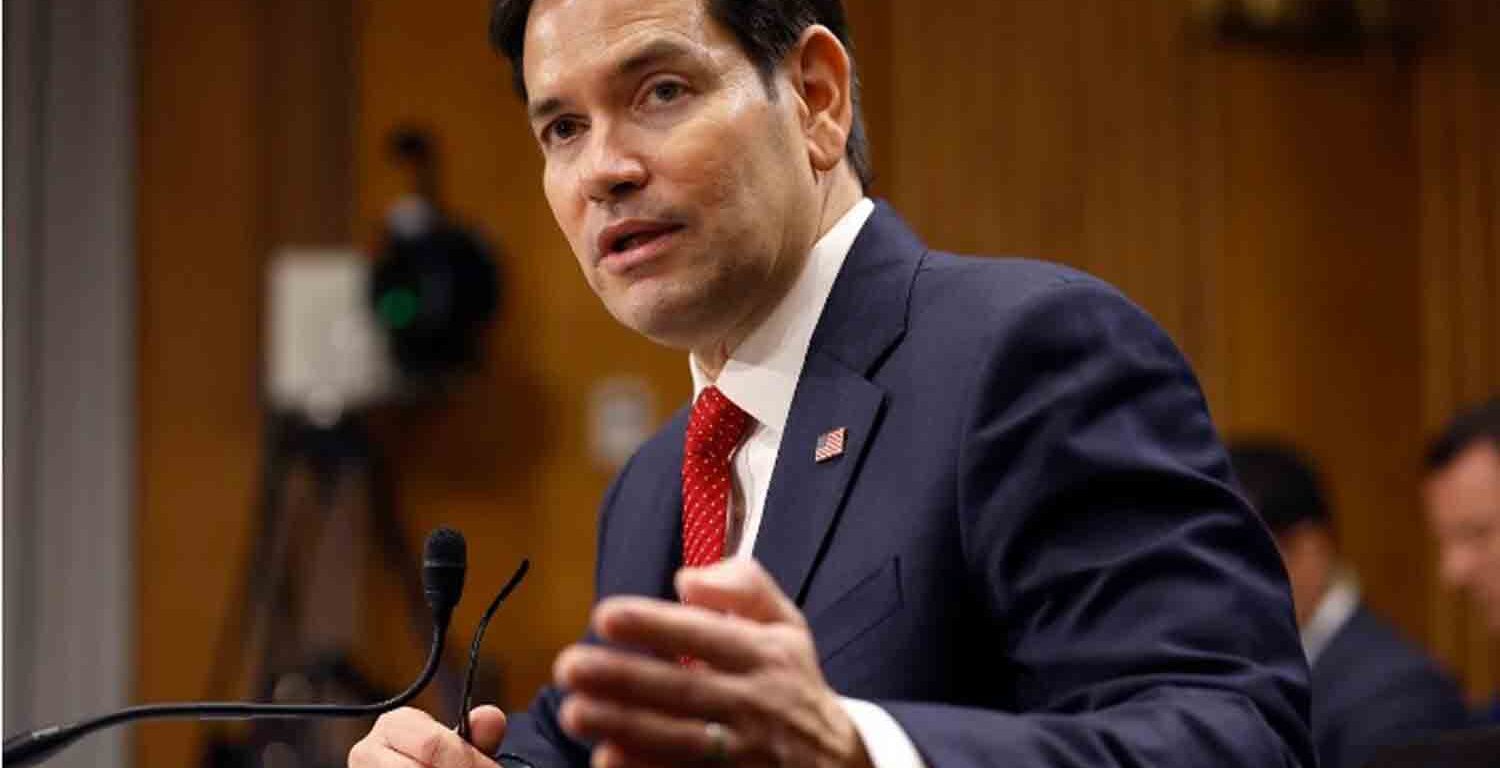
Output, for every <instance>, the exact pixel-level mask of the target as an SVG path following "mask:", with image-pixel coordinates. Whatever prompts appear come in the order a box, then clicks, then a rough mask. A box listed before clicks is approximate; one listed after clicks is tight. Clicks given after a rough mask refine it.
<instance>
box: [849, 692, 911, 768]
mask: <svg viewBox="0 0 1500 768" xmlns="http://www.w3.org/2000/svg"><path fill="white" fill-rule="evenodd" d="M839 704H841V705H843V707H844V713H845V714H847V715H849V719H850V720H852V721H854V730H856V731H859V739H860V741H863V742H864V743H865V752H866V754H868V755H869V756H870V763H871V764H872V765H874V766H875V768H927V763H925V762H923V760H922V755H921V754H920V753H918V752H917V745H915V744H913V743H912V741H911V737H910V736H907V735H906V729H904V728H902V727H901V724H900V723H898V722H896V718H894V717H891V713H889V712H887V711H885V710H884V709H881V708H880V707H879V706H878V705H875V704H872V703H870V702H868V701H862V700H860V699H848V698H844V697H842V696H841V697H839Z"/></svg>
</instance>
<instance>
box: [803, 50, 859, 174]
mask: <svg viewBox="0 0 1500 768" xmlns="http://www.w3.org/2000/svg"><path fill="white" fill-rule="evenodd" d="M787 63H788V64H789V66H790V70H791V76H792V85H793V87H794V88H795V89H796V93H797V98H798V99H799V100H800V102H801V104H800V106H801V117H802V131H803V135H804V136H805V138H806V140H807V154H808V159H809V160H810V161H811V162H812V166H813V168H814V169H816V170H818V171H821V172H825V173H826V172H828V171H831V170H833V168H834V167H836V166H837V165H838V164H839V163H840V162H841V161H843V159H844V150H845V146H846V144H847V143H848V141H849V132H850V130H852V126H853V125H854V83H853V73H854V65H853V62H852V61H850V59H849V51H848V50H846V49H845V48H844V44H843V43H841V42H839V39H838V37H837V36H835V35H834V34H833V32H831V31H830V30H829V29H828V28H827V27H825V26H823V25H821V24H814V25H812V26H810V27H808V28H807V29H805V30H803V32H802V38H801V39H800V40H798V41H797V45H796V47H794V48H793V49H792V50H791V52H790V53H788V55H787Z"/></svg>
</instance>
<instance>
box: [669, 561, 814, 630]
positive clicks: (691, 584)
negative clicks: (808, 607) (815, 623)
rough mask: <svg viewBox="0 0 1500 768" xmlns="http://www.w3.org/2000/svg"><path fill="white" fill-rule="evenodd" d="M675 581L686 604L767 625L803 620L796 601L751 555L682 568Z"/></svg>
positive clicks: (800, 621) (678, 591)
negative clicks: (699, 566) (749, 556)
mask: <svg viewBox="0 0 1500 768" xmlns="http://www.w3.org/2000/svg"><path fill="white" fill-rule="evenodd" d="M676 583H677V594H679V595H681V596H682V601H683V602H684V603H691V604H693V605H698V606H702V607H704V608H710V609H712V610H716V611H723V612H725V613H732V614H734V615H736V616H744V617H745V618H747V619H750V620H752V621H757V622H761V623H764V624H770V623H778V622H789V623H796V624H800V623H802V613H801V612H800V611H798V610H797V605H796V603H794V602H792V599H791V598H789V597H787V596H786V594H785V593H783V592H782V591H781V587H780V586H778V585H777V584H776V580H775V579H773V578H771V574H769V573H767V572H766V569H765V568H763V567H761V565H760V563H757V562H755V561H754V560H753V559H751V558H748V557H735V558H730V559H728V560H724V561H721V562H718V563H714V564H713V565H710V566H706V567H703V568H683V569H682V570H680V571H678V572H677V577H676Z"/></svg>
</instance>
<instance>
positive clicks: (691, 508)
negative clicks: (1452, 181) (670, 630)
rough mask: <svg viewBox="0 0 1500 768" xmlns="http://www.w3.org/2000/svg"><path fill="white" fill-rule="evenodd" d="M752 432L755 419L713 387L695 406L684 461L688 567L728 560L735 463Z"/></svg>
mask: <svg viewBox="0 0 1500 768" xmlns="http://www.w3.org/2000/svg"><path fill="white" fill-rule="evenodd" d="M749 427H750V415H749V414H747V413H745V412H744V411H742V410H740V408H739V406H737V405H735V404H734V403H731V402H729V398H727V397H724V393H722V392H720V391H719V390H718V388H717V387H708V388H707V389H705V390H703V392H702V393H700V394H699V395H698V401H697V402H695V403H693V412H692V415H690V416H689V417H688V427H687V440H686V443H685V445H684V446H683V455H682V564H683V565H685V566H689V567H693V566H699V565H708V564H710V563H716V562H718V561H720V560H722V559H723V558H724V534H725V525H726V518H727V512H728V509H729V493H730V488H731V484H730V483H731V480H730V474H729V458H730V456H732V455H734V449H735V447H737V446H738V445H739V444H740V440H741V439H742V438H744V436H745V432H746V430H748V429H749Z"/></svg>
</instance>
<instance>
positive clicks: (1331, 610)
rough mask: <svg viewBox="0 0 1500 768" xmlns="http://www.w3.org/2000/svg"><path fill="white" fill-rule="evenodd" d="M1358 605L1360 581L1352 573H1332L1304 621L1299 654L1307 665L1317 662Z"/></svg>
mask: <svg viewBox="0 0 1500 768" xmlns="http://www.w3.org/2000/svg"><path fill="white" fill-rule="evenodd" d="M1358 607H1359V584H1358V583H1357V582H1356V581H1355V580H1354V576H1353V575H1352V574H1349V573H1341V574H1339V575H1338V576H1335V577H1334V579H1333V584H1331V585H1329V587H1328V589H1327V591H1325V592H1324V593H1323V598H1322V599H1321V600H1319V601H1318V607H1317V609H1316V610H1314V611H1313V615H1312V618H1310V619H1308V620H1307V626H1305V627H1303V628H1302V633H1301V634H1302V653H1303V654H1304V655H1305V656H1307V663H1308V664H1309V665H1312V664H1315V663H1317V661H1318V656H1320V655H1321V654H1322V653H1323V651H1324V650H1325V649H1326V648H1328V644H1329V643H1331V642H1333V636H1334V635H1337V634H1338V633H1339V630H1341V629H1343V628H1344V625H1345V624H1347V623H1348V622H1349V619H1350V618H1351V617H1353V616H1354V611H1355V610H1356V609H1357V608H1358Z"/></svg>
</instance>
